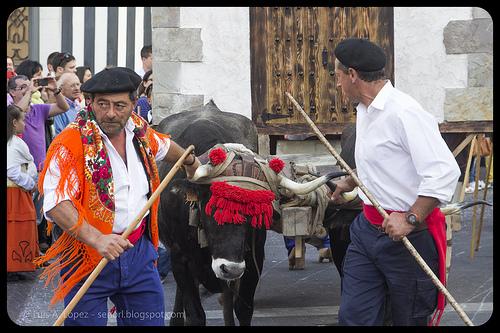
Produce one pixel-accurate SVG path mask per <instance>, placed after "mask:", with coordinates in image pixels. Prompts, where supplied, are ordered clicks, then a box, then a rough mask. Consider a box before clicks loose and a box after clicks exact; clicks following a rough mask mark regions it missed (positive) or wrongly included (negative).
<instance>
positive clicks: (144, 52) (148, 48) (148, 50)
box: [141, 45, 153, 58]
mask: <svg viewBox="0 0 500 333" xmlns="http://www.w3.org/2000/svg"><path fill="white" fill-rule="evenodd" d="M152 53H153V46H152V45H144V46H143V47H142V49H141V58H147V57H149V55H150V54H152Z"/></svg>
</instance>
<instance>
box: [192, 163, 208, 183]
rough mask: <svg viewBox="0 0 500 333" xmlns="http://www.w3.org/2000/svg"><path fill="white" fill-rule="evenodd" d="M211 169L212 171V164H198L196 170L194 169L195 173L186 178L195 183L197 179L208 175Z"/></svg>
mask: <svg viewBox="0 0 500 333" xmlns="http://www.w3.org/2000/svg"><path fill="white" fill-rule="evenodd" d="M211 171H212V166H211V165H209V164H204V165H200V166H199V167H198V168H197V169H196V171H195V173H194V175H193V178H191V179H189V178H188V180H189V181H190V182H193V183H195V182H197V181H199V180H201V179H203V178H206V177H208V176H209V175H210V172H211Z"/></svg>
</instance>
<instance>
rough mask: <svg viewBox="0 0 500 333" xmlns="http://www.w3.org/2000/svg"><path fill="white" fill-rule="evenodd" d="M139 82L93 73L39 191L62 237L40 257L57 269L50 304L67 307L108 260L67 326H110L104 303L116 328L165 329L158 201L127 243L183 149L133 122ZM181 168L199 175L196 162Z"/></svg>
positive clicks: (114, 71)
mask: <svg viewBox="0 0 500 333" xmlns="http://www.w3.org/2000/svg"><path fill="white" fill-rule="evenodd" d="M140 82H141V78H140V77H139V76H138V75H137V74H136V73H135V72H133V71H132V70H130V69H128V68H123V67H116V68H109V69H105V70H103V71H101V72H99V73H97V74H96V75H95V76H94V77H93V78H91V79H90V80H88V81H86V82H85V83H84V84H83V85H82V86H81V90H82V91H83V92H86V93H89V94H90V95H91V96H92V102H91V108H88V109H87V110H81V111H80V112H79V113H78V115H77V117H76V119H75V121H74V122H72V123H70V124H69V125H68V127H66V129H64V130H63V131H62V132H61V133H60V134H59V135H58V136H57V137H56V138H55V139H54V141H53V142H52V144H51V145H50V147H49V149H48V152H47V159H46V160H47V163H45V166H44V169H43V171H42V172H41V174H40V178H39V183H38V187H39V190H40V192H43V193H44V212H45V215H46V217H47V219H48V220H50V221H52V222H55V223H56V224H57V225H58V226H59V227H60V228H61V229H62V230H63V233H62V235H61V236H60V237H59V238H58V239H57V241H56V242H55V243H54V244H53V245H52V246H51V247H50V248H49V249H48V250H47V251H46V253H45V255H44V256H42V257H38V258H37V259H36V260H35V263H36V264H38V265H41V264H43V263H44V262H47V261H49V260H51V261H50V262H51V263H50V265H49V266H48V267H47V268H45V270H44V272H43V273H42V275H41V278H46V279H47V281H46V285H48V284H49V282H50V281H53V282H56V281H54V280H57V277H58V276H59V275H60V277H59V281H58V284H57V285H56V287H55V289H54V297H53V298H52V300H51V304H52V305H53V304H55V303H56V302H58V301H60V300H62V299H64V302H65V305H67V304H68V303H69V302H70V301H71V300H72V299H73V296H74V295H75V294H76V292H77V291H78V290H79V289H80V287H81V285H82V284H83V283H84V282H85V279H86V277H87V276H88V275H89V274H90V273H91V272H92V271H93V270H94V268H95V267H96V266H97V264H98V263H99V261H100V260H101V258H102V257H105V258H107V259H108V260H109V261H110V262H109V263H108V264H107V265H106V267H105V268H104V269H103V271H102V272H101V273H100V275H99V276H98V277H97V279H96V280H95V281H94V282H93V284H92V285H91V286H90V288H89V289H88V291H87V292H86V293H85V295H84V296H83V297H82V298H81V300H80V301H79V302H78V304H77V305H76V306H75V308H74V309H73V311H72V312H71V313H70V314H69V316H68V318H67V319H66V320H65V322H64V323H65V325H67V326H72V325H91V326H102V325H104V326H105V325H106V324H107V319H108V309H107V300H108V298H109V299H110V300H111V301H112V302H113V303H114V304H115V306H116V310H117V311H116V313H114V314H113V315H115V316H116V319H117V324H118V325H158V326H163V325H164V318H165V312H164V301H163V299H164V295H163V287H162V285H161V282H160V278H159V274H158V271H157V268H156V260H157V258H158V254H157V247H158V221H157V210H158V200H156V201H155V203H154V204H153V205H152V208H151V209H150V211H149V212H148V213H147V214H146V216H145V217H144V219H143V221H142V222H141V223H140V224H139V225H138V227H137V228H136V229H135V231H134V232H132V234H131V235H130V236H129V237H128V239H127V240H124V239H122V237H121V236H120V234H122V233H123V232H124V231H125V229H126V228H127V226H128V225H129V224H130V223H132V222H133V221H134V219H135V218H136V217H137V215H138V214H139V212H140V211H141V210H142V208H143V207H144V206H145V204H146V202H147V200H148V197H149V196H150V195H151V194H152V193H153V192H154V191H155V190H156V188H157V187H158V185H159V183H160V179H159V176H158V169H157V165H156V162H157V161H160V160H166V161H167V162H171V163H173V162H175V161H177V160H178V159H179V158H180V156H181V155H182V154H183V152H184V149H182V148H181V147H179V146H178V145H177V144H176V143H175V142H173V141H171V140H170V139H169V136H168V135H165V134H161V133H158V132H156V131H154V130H153V129H151V128H150V127H149V126H148V123H147V121H145V120H144V119H142V118H141V117H139V116H137V115H136V114H135V113H133V112H132V111H133V109H134V106H135V103H136V101H137V95H136V89H137V86H138V85H139V83H140ZM184 166H185V169H186V172H187V174H188V175H192V174H194V171H195V170H196V168H197V167H198V166H199V161H198V159H197V158H196V157H195V156H194V155H193V156H192V157H191V158H187V159H186V162H185V165H184Z"/></svg>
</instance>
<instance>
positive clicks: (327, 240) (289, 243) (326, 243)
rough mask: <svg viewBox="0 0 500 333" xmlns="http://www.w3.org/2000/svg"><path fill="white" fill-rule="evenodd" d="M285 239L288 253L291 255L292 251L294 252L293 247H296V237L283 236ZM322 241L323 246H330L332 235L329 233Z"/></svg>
mask: <svg viewBox="0 0 500 333" xmlns="http://www.w3.org/2000/svg"><path fill="white" fill-rule="evenodd" d="M283 240H284V241H285V247H286V250H287V251H288V255H290V252H292V249H293V248H294V247H295V238H294V237H287V236H283ZM322 241H323V247H326V248H328V247H330V237H329V236H328V235H326V236H325V238H323V239H322Z"/></svg>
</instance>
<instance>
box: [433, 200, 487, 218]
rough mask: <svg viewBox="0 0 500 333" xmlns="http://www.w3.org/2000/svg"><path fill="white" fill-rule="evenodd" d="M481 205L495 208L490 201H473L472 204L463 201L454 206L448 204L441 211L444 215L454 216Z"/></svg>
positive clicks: (453, 204)
mask: <svg viewBox="0 0 500 333" xmlns="http://www.w3.org/2000/svg"><path fill="white" fill-rule="evenodd" d="M481 204H483V205H487V206H493V205H492V204H491V203H489V202H488V201H484V200H476V201H472V202H466V201H462V202H455V203H452V204H448V205H446V206H444V207H441V208H440V210H441V212H442V213H443V214H444V215H453V214H456V213H459V212H460V211H461V210H464V209H467V208H469V207H472V206H475V205H481Z"/></svg>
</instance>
